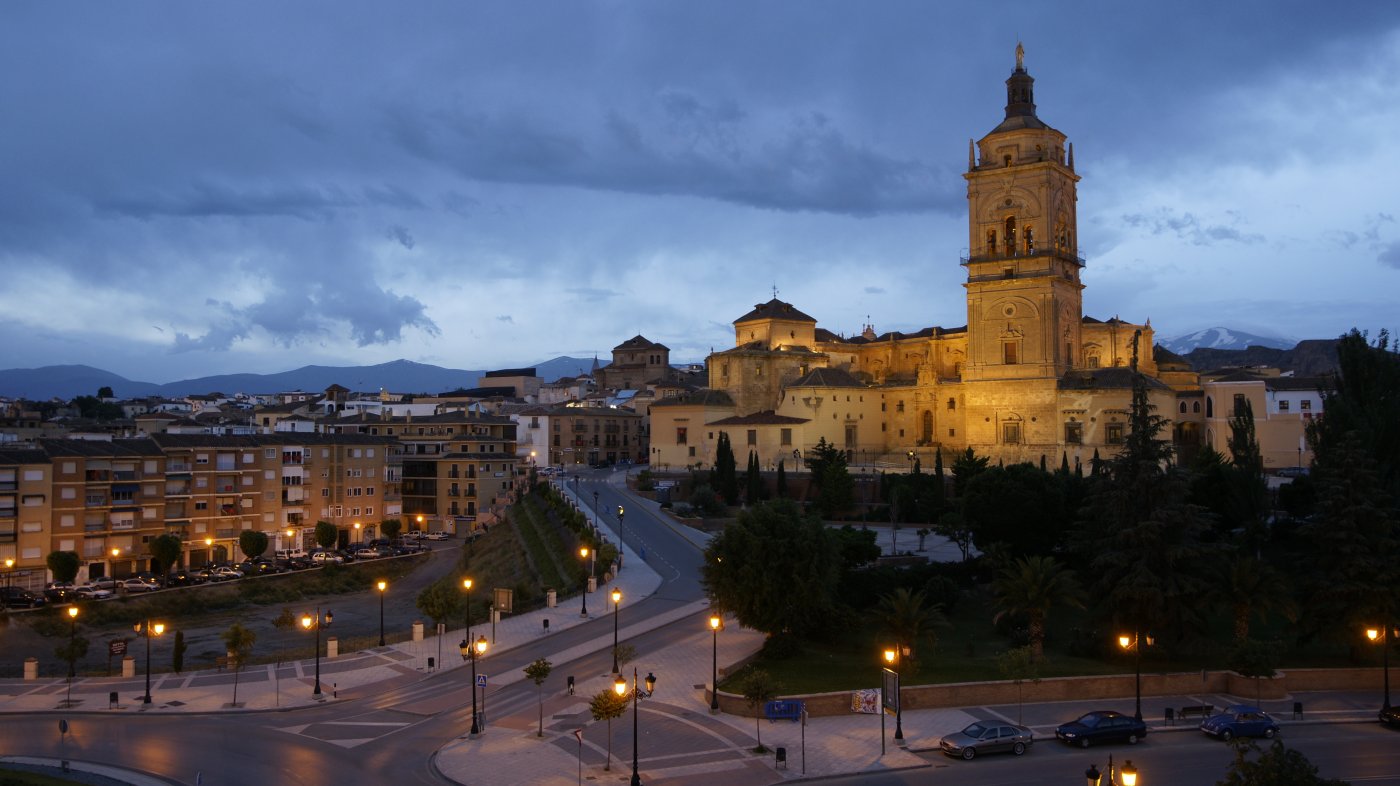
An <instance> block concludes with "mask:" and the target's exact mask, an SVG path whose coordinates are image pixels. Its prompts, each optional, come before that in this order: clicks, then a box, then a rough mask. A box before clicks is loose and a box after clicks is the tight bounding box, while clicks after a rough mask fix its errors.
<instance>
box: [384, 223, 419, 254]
mask: <svg viewBox="0 0 1400 786" xmlns="http://www.w3.org/2000/svg"><path fill="white" fill-rule="evenodd" d="M384 234H385V236H387V237H388V238H389V239H390V240H393V241H395V242H396V243H398V244H399V245H401V246H403V247H404V248H406V249H408V250H410V251H412V250H413V234H412V233H410V232H409V231H408V227H405V226H399V225H398V224H395V225H393V226H391V227H389V229H388V230H387V231H385V233H384Z"/></svg>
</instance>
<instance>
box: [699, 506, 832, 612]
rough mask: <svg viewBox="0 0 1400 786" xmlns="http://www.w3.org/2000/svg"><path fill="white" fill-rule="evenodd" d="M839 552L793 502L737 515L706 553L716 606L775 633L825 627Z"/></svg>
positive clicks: (705, 577) (708, 590)
mask: <svg viewBox="0 0 1400 786" xmlns="http://www.w3.org/2000/svg"><path fill="white" fill-rule="evenodd" d="M840 559H841V557H840V554H839V553H838V552H837V549H836V546H835V544H834V543H833V541H832V538H831V537H830V536H829V535H828V534H827V532H826V529H825V528H824V527H823V526H822V525H821V522H820V521H818V520H816V519H815V518H812V517H809V516H804V515H803V514H802V512H801V511H800V510H798V508H797V505H796V503H794V502H792V501H791V500H774V501H772V502H763V503H759V504H758V505H755V506H753V507H752V508H749V509H748V510H743V511H740V512H739V517H738V519H737V520H736V521H735V522H734V523H732V524H730V525H729V526H727V527H725V528H724V530H723V531H722V532H720V533H719V534H718V535H716V536H715V537H714V538H713V539H712V540H711V541H710V543H709V545H708V546H707V547H706V548H705V563H704V567H703V568H702V571H701V572H702V580H703V582H704V585H705V590H706V593H707V594H708V595H709V596H710V599H711V601H713V602H714V603H715V604H716V605H718V606H719V607H720V608H722V609H726V610H728V611H731V612H733V613H734V615H735V616H736V617H737V618H738V620H739V623H740V624H742V625H744V626H745V627H749V628H753V629H754V630H758V631H762V632H764V633H767V634H768V635H770V636H772V635H775V634H778V633H787V632H791V633H798V634H801V633H806V632H810V631H814V630H817V629H820V628H821V627H823V626H824V625H825V624H827V623H828V622H829V621H830V619H831V612H832V610H833V609H834V608H835V601H834V592H835V588H836V583H837V580H838V579H839V578H840V572H841V563H840Z"/></svg>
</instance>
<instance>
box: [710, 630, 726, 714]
mask: <svg viewBox="0 0 1400 786" xmlns="http://www.w3.org/2000/svg"><path fill="white" fill-rule="evenodd" d="M722 630H724V617H721V616H720V615H719V613H718V612H716V613H714V614H711V615H710V712H719V632H720V631H722Z"/></svg>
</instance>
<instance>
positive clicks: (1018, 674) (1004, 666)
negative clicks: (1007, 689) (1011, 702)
mask: <svg viewBox="0 0 1400 786" xmlns="http://www.w3.org/2000/svg"><path fill="white" fill-rule="evenodd" d="M997 669H998V670H999V671H1001V676H1003V677H1005V678H1007V679H1008V680H1011V682H1012V684H1014V685H1015V686H1016V722H1017V723H1020V722H1021V707H1022V702H1021V685H1022V683H1025V682H1031V683H1039V682H1040V656H1039V655H1036V654H1035V652H1034V650H1032V649H1031V647H1030V646H1029V645H1027V646H1025V647H1016V648H1015V649H1010V650H1007V651H1006V652H1003V653H1002V654H1000V655H998V656H997Z"/></svg>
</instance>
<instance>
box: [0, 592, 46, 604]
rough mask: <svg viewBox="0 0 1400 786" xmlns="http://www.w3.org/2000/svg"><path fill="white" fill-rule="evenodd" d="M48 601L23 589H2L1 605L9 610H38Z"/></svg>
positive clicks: (0, 593)
mask: <svg viewBox="0 0 1400 786" xmlns="http://www.w3.org/2000/svg"><path fill="white" fill-rule="evenodd" d="M44 603H46V601H45V600H44V599H43V597H42V596H39V595H35V594H34V593H32V592H30V591H29V590H27V589H25V588H23V587H0V605H3V606H4V607H5V608H7V609H36V608H38V607H40V606H42V605H44Z"/></svg>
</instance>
